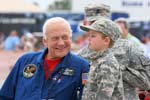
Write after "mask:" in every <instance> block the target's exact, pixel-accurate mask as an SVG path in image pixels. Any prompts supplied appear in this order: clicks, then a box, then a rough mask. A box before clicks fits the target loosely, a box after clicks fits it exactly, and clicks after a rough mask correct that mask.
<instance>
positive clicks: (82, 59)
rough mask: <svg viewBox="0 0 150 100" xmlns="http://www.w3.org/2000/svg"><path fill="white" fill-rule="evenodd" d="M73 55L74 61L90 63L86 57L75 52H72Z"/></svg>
mask: <svg viewBox="0 0 150 100" xmlns="http://www.w3.org/2000/svg"><path fill="white" fill-rule="evenodd" d="M71 56H72V59H73V60H74V61H78V62H86V63H88V61H87V60H86V59H84V58H83V57H81V56H79V55H76V54H73V53H71Z"/></svg>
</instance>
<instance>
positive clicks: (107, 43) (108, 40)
mask: <svg viewBox="0 0 150 100" xmlns="http://www.w3.org/2000/svg"><path fill="white" fill-rule="evenodd" d="M104 41H105V44H106V45H108V46H109V44H110V38H109V37H105V40H104Z"/></svg>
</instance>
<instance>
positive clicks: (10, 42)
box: [4, 30, 20, 51]
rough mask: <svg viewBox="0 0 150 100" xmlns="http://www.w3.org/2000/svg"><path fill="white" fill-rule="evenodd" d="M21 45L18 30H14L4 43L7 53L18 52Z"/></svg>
mask: <svg viewBox="0 0 150 100" xmlns="http://www.w3.org/2000/svg"><path fill="white" fill-rule="evenodd" d="M19 45H20V39H19V36H18V33H17V31H16V30H12V31H11V32H10V34H9V36H8V37H7V38H6V40H5V41H4V50H6V51H18V50H19Z"/></svg>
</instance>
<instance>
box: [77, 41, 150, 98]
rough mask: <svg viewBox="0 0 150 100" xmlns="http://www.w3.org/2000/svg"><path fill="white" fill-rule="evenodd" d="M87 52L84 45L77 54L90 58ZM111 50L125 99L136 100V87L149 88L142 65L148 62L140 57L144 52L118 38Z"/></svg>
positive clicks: (149, 83)
mask: <svg viewBox="0 0 150 100" xmlns="http://www.w3.org/2000/svg"><path fill="white" fill-rule="evenodd" d="M87 52H89V53H91V52H92V51H91V50H90V49H88V47H85V48H83V49H82V50H81V51H80V52H79V53H78V55H80V56H82V57H84V58H86V59H88V60H90V59H89V58H88V57H86V53H87ZM111 52H112V53H114V55H115V57H116V58H117V60H118V62H119V64H120V66H121V69H122V73H123V85H124V95H125V100H138V96H137V92H136V90H135V89H136V88H138V89H140V90H148V89H150V82H149V81H148V77H147V76H146V75H145V68H143V65H144V64H145V65H147V64H148V63H147V61H146V60H145V59H140V58H143V57H144V56H143V53H144V52H143V51H142V49H141V48H138V47H135V46H134V45H132V44H131V43H130V42H128V41H127V40H124V39H118V40H117V41H116V43H115V45H114V47H113V48H111ZM144 58H145V57H144ZM142 63H143V64H142Z"/></svg>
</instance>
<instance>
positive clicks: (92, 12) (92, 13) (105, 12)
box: [85, 3, 110, 21]
mask: <svg viewBox="0 0 150 100" xmlns="http://www.w3.org/2000/svg"><path fill="white" fill-rule="evenodd" d="M85 14H86V15H85V16H86V20H87V21H95V20H97V19H99V18H100V17H104V18H109V17H110V6H108V5H105V4H101V3H93V4H88V5H87V6H85Z"/></svg>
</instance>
